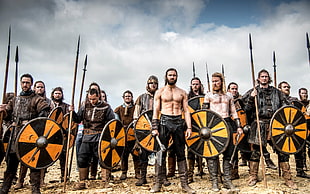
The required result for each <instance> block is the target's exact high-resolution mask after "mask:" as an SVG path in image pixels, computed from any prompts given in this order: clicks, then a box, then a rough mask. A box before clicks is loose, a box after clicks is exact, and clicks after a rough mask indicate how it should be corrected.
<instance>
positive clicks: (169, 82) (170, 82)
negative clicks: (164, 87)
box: [167, 80, 177, 86]
mask: <svg viewBox="0 0 310 194" xmlns="http://www.w3.org/2000/svg"><path fill="white" fill-rule="evenodd" d="M175 83H177V80H174V81H169V80H168V83H167V84H168V85H169V86H173V85H175Z"/></svg>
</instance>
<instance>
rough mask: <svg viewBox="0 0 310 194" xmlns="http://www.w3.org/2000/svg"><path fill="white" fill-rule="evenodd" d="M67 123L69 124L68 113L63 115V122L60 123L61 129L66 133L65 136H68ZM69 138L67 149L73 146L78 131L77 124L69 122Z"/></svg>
mask: <svg viewBox="0 0 310 194" xmlns="http://www.w3.org/2000/svg"><path fill="white" fill-rule="evenodd" d="M69 123H70V113H67V114H65V116H64V118H63V121H62V128H63V130H65V131H66V134H68V131H69ZM70 130H71V136H70V144H69V147H70V148H71V147H72V146H73V145H74V142H75V136H76V134H77V130H78V123H76V122H74V121H73V120H72V121H71V129H70Z"/></svg>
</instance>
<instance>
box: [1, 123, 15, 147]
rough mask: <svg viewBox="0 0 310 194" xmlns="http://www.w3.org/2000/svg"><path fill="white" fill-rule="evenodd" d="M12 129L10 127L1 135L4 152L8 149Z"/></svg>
mask: <svg viewBox="0 0 310 194" xmlns="http://www.w3.org/2000/svg"><path fill="white" fill-rule="evenodd" d="M12 129H13V126H12V125H10V126H9V127H8V128H7V130H6V131H5V132H4V134H3V139H2V142H3V147H4V152H6V150H7V149H8V146H9V141H10V136H11V132H12Z"/></svg>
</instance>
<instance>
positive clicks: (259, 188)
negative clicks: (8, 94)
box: [0, 153, 310, 194]
mask: <svg viewBox="0 0 310 194" xmlns="http://www.w3.org/2000/svg"><path fill="white" fill-rule="evenodd" d="M271 156H272V159H273V161H274V162H275V163H277V156H276V154H274V153H272V154H271ZM290 164H291V172H292V175H293V179H294V181H295V182H296V183H297V185H298V190H292V189H290V188H288V187H287V186H285V185H284V180H283V178H281V177H279V175H278V170H271V169H266V179H267V188H265V186H264V182H259V183H258V184H257V185H256V186H254V187H249V186H247V179H248V167H247V166H244V167H239V174H240V179H238V180H234V181H233V183H234V184H235V186H236V187H238V188H239V189H240V192H239V193H276V194H281V193H310V191H309V185H310V179H303V178H297V177H296V171H295V161H294V157H293V156H291V157H290ZM307 164H308V166H310V164H309V159H308V158H307ZM129 166H130V167H129V171H128V178H127V179H126V180H125V181H120V180H119V177H120V175H121V171H117V172H113V173H112V174H113V176H114V180H112V181H111V182H110V183H109V185H108V187H106V188H104V187H103V185H102V182H101V180H93V181H88V182H87V187H88V188H87V189H85V190H79V191H74V187H75V185H76V183H77V182H78V172H77V170H76V164H75V158H74V162H73V167H72V171H71V179H70V181H69V182H67V185H66V193H76V194H80V193H118V194H119V193H128V194H131V193H135V194H139V193H149V190H150V189H151V187H152V184H153V177H154V166H149V167H148V177H147V180H148V184H146V185H145V186H142V187H136V186H135V182H136V181H137V179H135V178H134V171H133V163H132V160H131V158H130V164H129ZM4 170H5V163H4V162H3V163H2V165H1V166H0V178H2V177H3V172H4ZM99 170H100V169H98V171H99ZM196 172H197V168H195V173H196ZM204 172H205V173H206V175H204V176H203V177H202V178H201V177H200V176H194V182H193V183H191V184H190V186H191V187H192V188H193V189H195V190H196V191H197V193H214V192H212V191H211V190H210V188H211V183H210V181H209V174H208V170H207V168H206V167H205V168H204ZM308 173H310V171H308ZM259 178H260V179H262V173H261V167H260V170H259ZM169 180H170V182H171V183H172V185H170V186H168V187H163V188H162V193H182V190H181V186H180V181H179V179H178V178H177V175H176V177H173V178H169ZM50 181H51V182H50ZM55 181H56V182H55ZM45 183H47V184H46V186H45V187H43V188H41V192H42V193H54V194H57V193H63V188H64V185H63V183H60V168H59V163H58V161H57V162H56V163H54V164H53V165H52V166H50V167H49V168H48V173H47V174H46V178H45ZM220 186H221V184H220ZM30 192H31V186H30V184H29V176H28V175H27V177H26V180H25V188H23V189H20V190H14V185H13V186H12V189H11V193H21V194H23V193H24V194H26V193H27V194H28V193H30ZM219 193H232V192H231V191H229V190H226V189H221V190H220V192H219Z"/></svg>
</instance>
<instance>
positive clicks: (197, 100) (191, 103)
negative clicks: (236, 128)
mask: <svg viewBox="0 0 310 194" xmlns="http://www.w3.org/2000/svg"><path fill="white" fill-rule="evenodd" d="M203 101H204V96H195V97H193V98H191V99H189V100H188V108H189V111H190V113H193V112H195V111H196V110H201V109H202V104H203Z"/></svg>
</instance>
